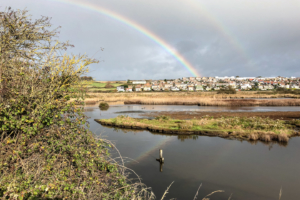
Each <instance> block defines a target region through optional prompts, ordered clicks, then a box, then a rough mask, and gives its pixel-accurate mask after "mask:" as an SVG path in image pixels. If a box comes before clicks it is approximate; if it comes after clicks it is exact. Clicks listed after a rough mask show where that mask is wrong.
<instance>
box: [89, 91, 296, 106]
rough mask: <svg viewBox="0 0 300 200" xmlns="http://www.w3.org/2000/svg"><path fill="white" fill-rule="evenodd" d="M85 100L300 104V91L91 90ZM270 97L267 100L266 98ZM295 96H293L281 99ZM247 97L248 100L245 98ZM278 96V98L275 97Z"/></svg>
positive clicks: (255, 104) (164, 103) (127, 102)
mask: <svg viewBox="0 0 300 200" xmlns="http://www.w3.org/2000/svg"><path fill="white" fill-rule="evenodd" d="M88 96H89V98H86V99H85V100H84V101H95V102H100V101H105V102H108V103H109V102H124V103H125V104H148V105H150V104H151V105H201V106H248V105H249V104H250V105H249V106H259V105H261V106H262V105H264V106H298V105H300V103H299V100H298V99H297V98H299V97H300V96H299V95H295V94H274V93H267V94H265V93H263V94H261V93H257V92H255V91H241V92H237V93H236V94H217V92H141V93H137V92H135V93H88ZM261 98H264V99H267V100H270V101H266V100H264V99H261ZM278 98H292V99H278ZM242 100H244V101H242ZM273 100H274V101H273Z"/></svg>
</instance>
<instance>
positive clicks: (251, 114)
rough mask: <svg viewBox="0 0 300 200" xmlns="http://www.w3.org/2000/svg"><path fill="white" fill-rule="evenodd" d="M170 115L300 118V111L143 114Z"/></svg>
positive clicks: (190, 117)
mask: <svg viewBox="0 0 300 200" xmlns="http://www.w3.org/2000/svg"><path fill="white" fill-rule="evenodd" d="M161 115H165V116H169V117H171V118H173V119H200V118H201V117H203V116H207V115H208V116H211V117H214V118H220V117H262V118H266V117H269V118H270V119H280V120H293V119H300V111H295V112H278V111H272V112H201V111H160V112H150V113H144V114H141V116H144V117H157V116H161Z"/></svg>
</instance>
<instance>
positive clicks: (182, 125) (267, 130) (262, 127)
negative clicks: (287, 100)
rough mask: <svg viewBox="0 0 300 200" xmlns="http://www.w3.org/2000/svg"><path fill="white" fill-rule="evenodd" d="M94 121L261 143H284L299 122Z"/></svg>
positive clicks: (206, 118) (160, 118)
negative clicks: (258, 141) (259, 141)
mask: <svg viewBox="0 0 300 200" xmlns="http://www.w3.org/2000/svg"><path fill="white" fill-rule="evenodd" d="M95 121H97V122H98V123H100V124H102V125H107V126H114V127H119V128H130V129H141V130H149V131H152V132H160V133H163V134H178V135H208V136H219V137H222V138H238V139H242V140H261V141H265V142H271V141H278V142H288V140H289V138H290V137H292V136H297V135H300V132H299V125H300V120H292V121H289V122H287V121H284V120H279V119H277V120H274V119H270V118H261V117H249V118H247V117H221V118H214V117H210V116H204V117H202V118H200V119H192V120H179V119H172V118H170V117H168V116H158V117H156V118H155V119H141V118H131V117H128V116H124V115H120V116H118V117H116V118H112V119H101V120H97V119H96V120H95Z"/></svg>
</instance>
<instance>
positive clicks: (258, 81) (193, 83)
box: [117, 76, 300, 92]
mask: <svg viewBox="0 0 300 200" xmlns="http://www.w3.org/2000/svg"><path fill="white" fill-rule="evenodd" d="M229 87H231V88H233V89H235V90H236V91H242V90H273V89H277V88H286V89H299V88H300V77H281V76H278V77H261V76H259V77H239V76H231V77H227V76H225V77H218V76H216V77H183V78H178V79H164V80H128V81H127V85H125V86H119V87H117V91H118V92H133V91H135V92H141V91H211V90H213V91H218V90H220V89H225V88H229Z"/></svg>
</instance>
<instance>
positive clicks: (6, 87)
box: [0, 9, 151, 199]
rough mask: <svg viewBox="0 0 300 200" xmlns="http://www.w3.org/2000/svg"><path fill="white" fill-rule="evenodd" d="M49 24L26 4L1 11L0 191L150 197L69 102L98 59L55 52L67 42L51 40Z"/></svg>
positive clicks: (25, 195)
mask: <svg viewBox="0 0 300 200" xmlns="http://www.w3.org/2000/svg"><path fill="white" fill-rule="evenodd" d="M50 26H51V24H50V22H49V19H48V18H46V17H42V18H41V19H38V20H36V21H32V20H31V19H30V17H29V16H28V12H27V11H13V10H11V9H8V10H6V11H5V12H1V13H0V30H1V32H0V37H1V38H0V51H1V52H0V53H1V55H0V57H1V63H0V66H1V69H0V136H1V137H0V197H2V198H3V199H47V198H51V199H66V198H69V199H137V198H144V199H148V198H151V193H148V191H147V190H146V189H145V187H144V186H143V185H142V184H141V183H130V180H129V179H128V178H127V174H126V171H125V168H124V167H123V166H122V165H120V164H119V163H117V162H115V161H114V160H113V159H111V158H110V157H109V153H108V151H109V149H108V148H109V146H110V144H109V143H108V142H105V141H103V140H101V139H96V138H95V137H94V135H93V134H92V133H91V132H90V131H89V130H88V129H87V127H88V125H87V121H86V120H87V119H86V117H85V116H84V114H83V110H82V109H81V108H77V107H76V106H75V105H74V104H73V103H68V100H69V98H70V97H69V94H70V93H71V92H72V91H71V88H73V87H74V86H78V84H79V80H80V76H81V75H83V74H85V73H86V72H87V70H88V68H87V66H88V65H89V64H91V63H95V62H97V61H94V60H91V59H89V58H88V57H87V56H68V55H66V54H65V55H61V54H60V53H58V52H59V51H62V50H65V49H67V47H70V46H71V45H70V44H68V43H61V42H58V41H54V40H53V38H54V37H55V36H56V35H57V29H55V30H52V31H51V30H48V28H49V27H50ZM79 92H80V91H77V92H76V93H74V91H73V93H72V95H77V97H79V96H81V94H80V93H79ZM81 97H83V96H81Z"/></svg>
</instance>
